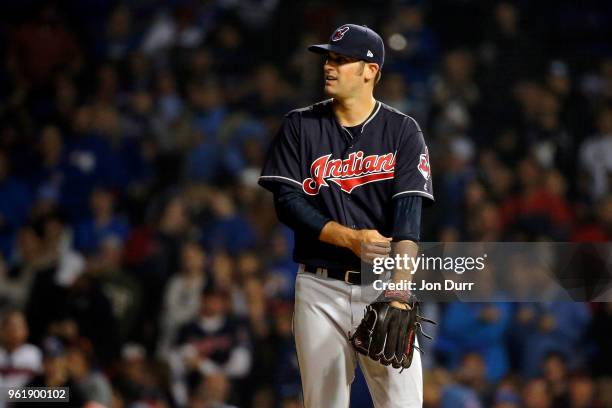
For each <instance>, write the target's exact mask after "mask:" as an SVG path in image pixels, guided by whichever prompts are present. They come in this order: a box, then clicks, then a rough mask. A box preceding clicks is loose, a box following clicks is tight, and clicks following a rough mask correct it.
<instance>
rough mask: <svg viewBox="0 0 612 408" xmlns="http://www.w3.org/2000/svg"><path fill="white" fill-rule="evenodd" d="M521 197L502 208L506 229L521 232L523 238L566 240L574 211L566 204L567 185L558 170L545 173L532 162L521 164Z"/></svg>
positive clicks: (504, 203) (528, 160) (526, 161)
mask: <svg viewBox="0 0 612 408" xmlns="http://www.w3.org/2000/svg"><path fill="white" fill-rule="evenodd" d="M518 177H519V183H520V187H521V189H520V193H519V194H516V195H514V196H510V197H508V198H506V199H505V201H504V202H503V203H502V206H501V219H502V223H503V226H504V228H506V229H511V230H514V231H518V232H520V233H522V234H524V235H523V238H526V239H529V237H531V239H533V238H537V237H540V236H548V237H552V238H557V239H563V237H565V236H567V234H568V233H569V227H570V222H571V211H570V208H569V204H568V203H567V201H566V200H565V197H564V196H565V183H564V181H563V178H562V176H561V175H560V174H559V173H558V172H556V171H555V170H552V171H549V172H545V170H544V169H543V168H542V167H541V166H540V165H539V164H538V163H537V162H536V161H535V160H533V159H531V158H527V159H524V160H522V161H521V162H520V163H519V167H518Z"/></svg>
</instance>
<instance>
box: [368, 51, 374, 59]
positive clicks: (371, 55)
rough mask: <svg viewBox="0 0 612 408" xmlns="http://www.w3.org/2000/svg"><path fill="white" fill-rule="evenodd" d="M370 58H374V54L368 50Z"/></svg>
mask: <svg viewBox="0 0 612 408" xmlns="http://www.w3.org/2000/svg"><path fill="white" fill-rule="evenodd" d="M368 57H370V58H374V54H372V51H370V50H368Z"/></svg>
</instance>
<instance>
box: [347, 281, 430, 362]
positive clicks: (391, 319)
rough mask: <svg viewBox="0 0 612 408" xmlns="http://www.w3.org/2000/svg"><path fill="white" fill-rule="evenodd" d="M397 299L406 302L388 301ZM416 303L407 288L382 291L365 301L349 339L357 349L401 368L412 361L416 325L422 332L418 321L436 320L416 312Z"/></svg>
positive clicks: (417, 307) (417, 306)
mask: <svg viewBox="0 0 612 408" xmlns="http://www.w3.org/2000/svg"><path fill="white" fill-rule="evenodd" d="M393 300H397V301H400V302H402V303H404V304H407V305H408V306H409V308H408V309H399V308H396V307H393V306H391V305H390V304H389V302H391V301H393ZM419 312H420V303H419V301H418V300H417V298H416V297H415V296H414V295H411V294H408V293H407V292H400V293H398V292H396V291H386V292H383V294H382V295H381V296H380V297H379V298H378V299H377V300H376V301H374V302H373V303H371V304H370V305H368V306H367V307H366V310H365V316H364V317H363V319H362V320H361V323H360V324H359V327H357V330H356V331H355V333H353V335H352V336H350V342H351V344H352V345H353V347H354V348H355V350H357V351H358V352H359V353H361V354H363V355H366V356H369V357H370V358H372V359H373V360H376V361H379V362H380V363H381V364H383V365H386V366H388V365H391V366H393V368H400V369H401V370H402V371H403V370H404V369H406V368H408V367H410V364H412V356H413V354H414V349H415V348H416V349H418V350H419V351H421V350H420V349H419V348H418V347H417V346H415V345H414V342H415V337H416V332H417V329H419V330H420V331H421V333H422V334H423V335H424V336H425V337H427V338H429V339H431V336H429V335H427V334H426V333H425V332H423V328H422V326H421V323H422V322H427V323H431V324H436V322H434V321H433V320H430V319H426V318H424V317H422V316H420V315H419Z"/></svg>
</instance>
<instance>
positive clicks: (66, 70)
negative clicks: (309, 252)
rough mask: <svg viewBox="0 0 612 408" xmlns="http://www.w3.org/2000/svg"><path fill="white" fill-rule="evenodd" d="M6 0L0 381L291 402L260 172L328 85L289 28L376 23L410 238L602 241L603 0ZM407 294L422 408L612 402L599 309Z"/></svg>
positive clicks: (273, 240) (305, 40)
mask: <svg viewBox="0 0 612 408" xmlns="http://www.w3.org/2000/svg"><path fill="white" fill-rule="evenodd" d="M9 3H10V4H3V5H2V6H0V7H1V8H2V21H1V22H0V55H1V56H2V57H1V59H0V61H1V64H0V95H1V97H0V119H1V120H0V387H6V386H21V385H30V386H70V387H71V388H70V389H71V403H70V405H72V406H84V405H86V406H89V407H99V406H108V407H111V406H112V407H138V408H140V407H173V406H189V407H204V408H223V407H225V408H229V407H257V408H266V407H274V408H276V407H279V408H296V407H299V406H301V403H300V399H299V393H300V382H299V370H298V367H297V361H296V356H295V350H294V344H293V339H292V334H291V316H292V296H293V280H294V276H295V273H296V270H297V266H296V265H295V264H294V263H293V261H292V259H291V248H292V245H293V244H292V239H293V238H292V233H291V231H289V230H288V229H287V228H285V227H283V226H282V225H280V224H279V223H278V221H277V220H276V216H275V212H274V206H273V203H272V200H271V197H270V196H269V195H268V194H267V193H266V192H265V191H264V190H263V189H261V188H259V187H258V186H257V177H258V175H259V171H260V168H261V165H262V160H263V157H264V156H265V152H266V149H267V147H268V145H269V143H270V141H271V140H272V138H273V137H274V135H275V133H276V131H277V129H278V127H279V124H280V122H281V120H282V118H283V115H284V114H285V113H286V112H288V111H289V110H291V109H294V108H297V107H301V106H306V105H309V104H311V103H313V102H315V101H317V100H321V99H323V98H324V96H323V95H322V82H321V73H322V60H321V58H320V57H319V56H317V55H314V54H310V53H308V52H306V51H305V46H306V45H307V44H311V43H315V42H321V41H324V39H325V38H327V36H329V34H330V33H331V32H332V31H333V29H334V28H335V27H336V26H338V25H339V24H341V23H345V22H356V23H364V24H368V25H369V26H370V27H373V28H374V29H376V30H377V31H379V32H380V33H381V35H382V36H383V38H384V39H385V42H386V47H387V59H386V63H385V67H384V69H383V76H382V81H381V83H380V84H379V85H378V86H377V89H376V97H377V98H378V99H380V100H382V101H383V102H385V103H387V104H389V105H391V106H393V107H396V108H398V109H400V110H402V111H404V112H406V113H408V114H410V115H411V116H413V117H414V118H415V119H416V120H417V121H418V122H419V123H420V124H421V127H422V128H423V129H424V131H425V137H426V140H427V143H428V145H429V152H430V155H431V160H432V169H433V177H434V189H435V194H436V204H435V206H433V207H432V208H431V209H428V210H427V211H426V212H425V214H424V217H425V220H424V226H423V233H422V238H423V240H424V241H431V242H433V241H447V242H448V241H537V240H545V241H546V240H548V241H568V242H607V241H610V238H612V48H611V47H610V43H609V41H608V40H605V38H608V39H609V38H611V35H612V33H610V27H612V15H610V13H609V10H608V12H607V13H606V10H600V9H598V6H597V4H598V2H595V1H584V2H580V3H577V2H569V1H560V2H559V1H555V2H553V1H537V2H528V1H500V2H497V1H496V2H489V1H475V0H464V1H452V0H444V1H436V2H431V3H429V2H425V1H416V0H412V1H388V2H387V1H374V2H368V1H338V2H336V3H332V2H325V1H313V2H309V3H308V4H302V3H300V4H299V5H298V4H297V3H295V2H281V1H280V0H208V1H195V0H172V1H137V0H128V1H125V2H115V1H98V2H89V1H87V2H79V1H72V2H59V1H58V2H41V1H34V0H24V1H20V2H9ZM426 307H427V309H428V311H427V312H428V313H429V314H430V317H434V318H437V320H438V321H440V322H441V325H440V326H439V328H438V330H437V332H436V333H435V335H436V340H435V341H434V342H433V343H430V344H427V346H426V352H427V354H426V355H425V356H424V365H425V393H424V395H425V406H426V407H427V408H438V407H441V408H450V407H453V408H455V407H466V408H467V407H495V408H518V407H526V408H553V407H554V408H557V407H561V408H566V407H567V408H599V407H610V406H612V365H611V362H612V358H611V357H610V351H609V346H608V345H607V341H606V340H607V336H606V333H607V330H608V329H609V327H610V326H611V324H612V319H611V317H612V307H611V306H610V304H609V303H591V304H588V303H574V302H542V303H487V304H480V303H478V304H477V303H460V302H451V303H441V304H428V305H427V306H426ZM356 383H357V384H360V386H361V388H363V387H364V385H363V382H362V380H360V379H359V378H358V379H357V380H356ZM355 388H356V391H355V392H358V390H359V387H357V386H356V387H355ZM353 401H354V406H356V407H357V406H363V407H365V406H368V403H367V401H366V400H365V399H362V398H354V400H353ZM3 405H4V401H2V400H1V398H0V406H3ZM62 406H68V405H62Z"/></svg>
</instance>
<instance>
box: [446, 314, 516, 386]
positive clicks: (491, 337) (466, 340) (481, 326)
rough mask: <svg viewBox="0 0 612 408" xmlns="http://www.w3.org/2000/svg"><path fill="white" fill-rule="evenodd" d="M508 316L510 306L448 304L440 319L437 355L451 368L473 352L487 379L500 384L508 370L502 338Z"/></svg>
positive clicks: (509, 316) (507, 322)
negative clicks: (477, 356) (478, 359)
mask: <svg viewBox="0 0 612 408" xmlns="http://www.w3.org/2000/svg"><path fill="white" fill-rule="evenodd" d="M511 313H512V308H511V305H510V304H508V303H502V302H498V303H464V302H452V303H450V304H449V305H448V306H447V307H446V310H445V311H444V314H443V317H442V324H441V327H440V332H439V333H440V334H439V338H438V339H437V340H436V349H437V352H438V353H440V355H441V356H442V357H443V359H444V361H446V362H447V364H448V366H449V367H450V368H451V369H456V368H457V367H459V365H460V363H461V361H462V359H463V358H465V356H466V355H467V354H468V353H470V352H476V353H478V354H480V355H481V356H482V358H483V360H484V362H485V367H486V378H487V380H488V381H491V382H496V381H499V380H500V379H501V378H502V377H503V376H504V375H505V374H506V372H507V371H508V368H509V363H508V356H507V352H506V346H505V340H504V338H505V337H504V336H505V334H506V331H507V330H508V327H509V324H510V319H511Z"/></svg>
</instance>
